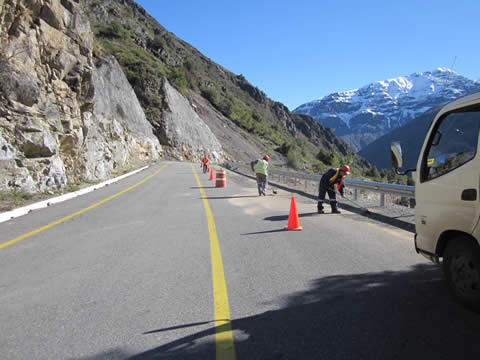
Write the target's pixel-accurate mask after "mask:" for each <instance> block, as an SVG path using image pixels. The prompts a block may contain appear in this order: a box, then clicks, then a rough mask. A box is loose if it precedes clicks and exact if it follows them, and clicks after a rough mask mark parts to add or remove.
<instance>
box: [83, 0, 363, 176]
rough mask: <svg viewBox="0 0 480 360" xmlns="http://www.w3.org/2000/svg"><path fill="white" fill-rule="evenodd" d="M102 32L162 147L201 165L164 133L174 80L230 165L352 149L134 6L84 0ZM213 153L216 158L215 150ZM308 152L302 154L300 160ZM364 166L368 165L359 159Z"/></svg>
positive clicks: (99, 38) (100, 45) (106, 49)
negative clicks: (168, 95) (293, 151)
mask: <svg viewBox="0 0 480 360" xmlns="http://www.w3.org/2000/svg"><path fill="white" fill-rule="evenodd" d="M85 6H86V12H87V13H88V14H89V17H90V21H91V24H92V28H93V30H94V33H95V38H96V44H95V53H96V54H98V55H99V56H100V55H103V54H111V55H114V56H115V57H116V58H117V59H118V61H119V62H120V64H121V65H122V68H123V69H124V71H125V74H126V76H127V78H128V79H129V81H130V83H131V84H132V86H133V88H134V90H135V93H136V94H137V97H138V98H139V101H140V103H141V104H142V107H143V108H144V109H145V113H146V116H147V119H148V120H149V122H150V123H151V124H152V126H153V128H154V133H155V134H156V135H157V136H158V138H159V140H160V143H161V144H162V147H163V149H164V150H165V151H166V152H167V153H168V154H170V155H172V156H174V157H176V158H179V157H184V158H188V159H197V155H199V154H194V153H192V154H186V152H185V150H186V149H179V148H178V146H176V144H175V143H174V142H172V138H171V137H170V136H169V130H168V127H167V128H166V127H165V110H167V109H168V108H169V104H168V101H166V98H165V93H164V91H163V84H164V83H165V82H169V83H170V84H171V85H172V86H173V87H174V88H176V89H177V90H178V91H179V92H180V93H181V94H182V95H183V96H184V97H185V98H186V99H187V100H188V101H189V102H190V103H191V105H192V108H193V109H194V111H195V112H196V113H197V114H198V115H199V116H200V117H201V119H202V120H203V121H204V122H205V123H206V124H207V125H208V126H209V128H210V129H211V130H212V132H213V133H214V134H215V136H216V138H217V139H218V141H219V142H220V144H221V146H222V149H223V151H224V155H225V158H226V159H233V160H240V161H249V160H251V159H252V158H255V157H258V156H259V155H261V154H263V153H265V152H266V153H269V154H271V155H273V156H272V157H273V160H274V161H276V162H278V163H281V162H284V161H285V157H286V156H287V155H288V154H287V151H288V150H289V149H290V150H291V149H293V148H298V154H299V156H300V157H302V159H303V160H305V161H307V162H310V163H311V162H314V161H315V156H316V154H317V153H318V151H319V149H325V150H326V151H333V152H338V153H339V154H341V155H347V153H348V152H349V148H348V146H346V144H345V143H343V142H342V141H340V140H338V139H337V138H336V137H335V136H334V135H333V133H332V132H331V131H330V130H328V129H326V128H325V127H323V126H318V124H317V123H316V121H314V120H313V119H312V118H311V117H306V118H305V117H298V116H296V115H294V114H292V113H291V112H290V111H289V110H288V109H287V108H286V107H285V106H284V105H283V104H281V103H278V102H275V101H273V100H271V99H269V98H268V97H267V96H266V94H264V93H263V92H262V91H260V90H259V89H258V88H256V87H255V86H253V85H252V84H250V83H249V82H248V81H247V79H245V78H244V77H243V76H242V75H241V74H240V75H237V74H233V73H232V72H230V71H228V70H227V69H225V68H223V67H222V66H220V65H218V64H216V63H215V62H214V61H212V60H211V59H209V58H207V57H205V56H204V55H203V54H201V53H200V52H199V51H198V50H196V49H195V48H193V47H192V46H190V45H189V44H187V43H186V42H184V41H183V40H181V39H179V38H178V37H176V36H175V35H174V34H172V33H170V32H168V30H166V29H165V28H163V27H162V26H161V25H160V24H159V23H158V22H157V21H156V20H155V19H154V18H152V17H151V16H150V15H149V14H148V13H146V11H145V10H144V9H143V8H142V7H141V6H139V5H138V4H136V3H135V2H134V1H132V0H102V1H99V0H85ZM206 151H207V152H209V148H208V146H206ZM300 153H302V154H300ZM355 161H356V163H357V164H359V165H358V166H359V167H365V166H368V164H367V163H366V162H365V161H364V160H361V159H358V158H356V159H355Z"/></svg>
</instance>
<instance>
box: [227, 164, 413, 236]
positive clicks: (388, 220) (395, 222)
mask: <svg viewBox="0 0 480 360" xmlns="http://www.w3.org/2000/svg"><path fill="white" fill-rule="evenodd" d="M229 171H232V172H234V173H236V174H237V175H241V176H243V177H246V178H249V179H255V178H254V177H253V176H250V175H246V174H244V173H242V172H241V171H239V170H237V169H231V168H230V169H229ZM269 184H270V185H273V186H275V188H277V189H280V190H283V191H286V192H289V193H291V194H297V195H299V196H303V197H306V198H308V199H311V200H313V201H314V202H315V203H314V204H313V205H312V206H314V207H316V201H317V200H318V197H317V196H316V195H312V194H309V193H307V192H305V191H302V190H298V189H292V188H289V187H287V186H284V185H281V184H278V183H275V182H269ZM338 207H339V208H341V209H345V210H347V211H350V212H352V213H355V214H357V215H361V216H364V217H366V218H369V219H372V220H376V221H379V222H383V223H385V224H389V225H392V226H395V227H398V228H400V229H403V230H405V231H409V232H411V233H415V224H412V223H409V222H408V221H403V220H401V219H400V217H395V218H393V217H389V216H385V215H382V214H379V213H375V212H374V211H370V210H371V209H369V212H368V213H366V212H365V211H364V209H362V208H359V207H355V206H352V205H349V204H346V203H344V202H340V203H338Z"/></svg>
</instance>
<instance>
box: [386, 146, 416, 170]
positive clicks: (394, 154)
mask: <svg viewBox="0 0 480 360" xmlns="http://www.w3.org/2000/svg"><path fill="white" fill-rule="evenodd" d="M390 159H391V161H392V167H393V168H394V169H395V172H396V173H397V174H398V175H407V174H408V173H409V172H411V171H415V170H416V169H407V170H405V171H400V170H398V169H401V168H402V167H403V152H402V146H401V145H400V143H399V142H398V141H395V142H393V143H391V144H390Z"/></svg>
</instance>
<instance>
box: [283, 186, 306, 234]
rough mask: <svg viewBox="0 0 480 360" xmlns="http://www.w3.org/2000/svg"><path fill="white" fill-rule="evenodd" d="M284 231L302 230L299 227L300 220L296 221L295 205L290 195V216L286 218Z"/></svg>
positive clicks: (293, 198)
mask: <svg viewBox="0 0 480 360" xmlns="http://www.w3.org/2000/svg"><path fill="white" fill-rule="evenodd" d="M285 230H296V231H300V230H303V227H301V226H300V220H298V212H297V204H296V203H295V197H294V196H293V195H292V201H291V202H290V215H289V216H288V225H287V227H286V228H285Z"/></svg>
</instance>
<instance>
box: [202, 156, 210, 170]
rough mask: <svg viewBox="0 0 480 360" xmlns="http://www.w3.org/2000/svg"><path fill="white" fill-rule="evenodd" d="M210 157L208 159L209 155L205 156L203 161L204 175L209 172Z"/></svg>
mask: <svg viewBox="0 0 480 360" xmlns="http://www.w3.org/2000/svg"><path fill="white" fill-rule="evenodd" d="M208 162H209V160H208V157H207V154H203V159H202V163H203V173H204V174H205V173H206V172H207V170H208Z"/></svg>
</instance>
